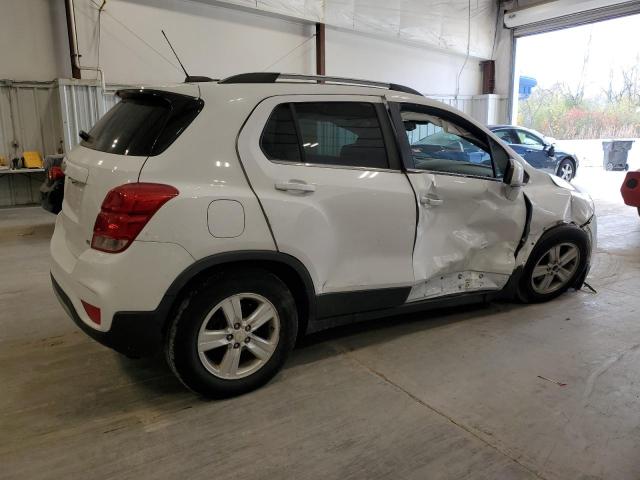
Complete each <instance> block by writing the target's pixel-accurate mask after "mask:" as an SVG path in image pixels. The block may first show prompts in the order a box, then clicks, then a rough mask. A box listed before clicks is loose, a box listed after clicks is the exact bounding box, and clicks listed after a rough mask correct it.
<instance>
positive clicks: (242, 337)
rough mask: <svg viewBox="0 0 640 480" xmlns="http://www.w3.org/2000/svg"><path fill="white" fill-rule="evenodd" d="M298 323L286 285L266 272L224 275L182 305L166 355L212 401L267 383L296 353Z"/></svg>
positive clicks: (183, 378)
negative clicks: (294, 349) (294, 352)
mask: <svg viewBox="0 0 640 480" xmlns="http://www.w3.org/2000/svg"><path fill="white" fill-rule="evenodd" d="M297 326H298V319H297V313H296V307H295V302H294V299H293V297H292V295H291V293H290V292H289V290H288V289H287V287H286V285H284V283H282V281H281V280H280V279H279V278H278V277H276V276H275V275H273V274H271V273H269V272H266V271H263V270H253V269H251V270H242V271H236V272H230V273H221V274H218V275H216V276H215V277H213V278H211V279H209V280H208V281H206V282H205V284H204V285H203V286H202V287H201V288H198V289H196V290H194V291H193V292H191V295H190V296H189V298H188V299H187V300H185V302H184V303H183V304H182V306H181V308H180V311H179V313H178V315H177V318H176V319H175V321H174V322H173V324H172V326H171V329H170V331H169V337H168V340H167V346H166V356H167V360H168V363H169V365H170V366H171V368H172V370H173V371H174V373H175V374H176V376H177V377H178V378H179V379H180V380H181V381H182V383H184V384H185V385H186V386H187V387H188V388H190V389H191V390H193V391H195V392H197V393H199V394H201V395H204V396H207V397H212V398H223V397H229V396H234V395H240V394H242V393H246V392H249V391H251V390H253V389H255V388H258V387H260V386H261V385H263V384H264V383H266V382H268V381H269V380H270V379H271V378H272V377H273V376H274V375H275V374H276V373H277V372H278V371H279V370H280V368H281V367H282V365H283V364H284V362H285V360H286V357H287V356H288V354H289V352H290V351H291V349H292V348H293V345H294V342H295V338H296V334H297Z"/></svg>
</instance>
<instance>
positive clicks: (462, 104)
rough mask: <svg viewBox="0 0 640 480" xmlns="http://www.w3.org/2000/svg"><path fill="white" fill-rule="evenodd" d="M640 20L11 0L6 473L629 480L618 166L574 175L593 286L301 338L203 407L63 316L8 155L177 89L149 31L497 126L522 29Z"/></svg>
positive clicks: (631, 367) (179, 45) (560, 0)
mask: <svg viewBox="0 0 640 480" xmlns="http://www.w3.org/2000/svg"><path fill="white" fill-rule="evenodd" d="M70 7H71V8H72V10H71V12H70V11H69V8H70ZM69 13H70V15H71V16H72V17H73V18H74V21H73V28H70V23H69ZM639 13H640V2H637V1H612V0H587V1H573V0H552V1H536V0H519V1H507V2H504V1H498V2H497V1H494V0H455V1H450V2H441V1H436V0H410V1H409V0H403V1H400V0H397V1H390V2H389V1H386V2H382V1H379V0H376V1H367V2H364V1H359V0H355V1H347V2H344V1H333V0H326V1H313V0H306V1H296V0H282V1H266V0H265V1H262V0H261V1H249V0H220V1H217V0H157V1H151V0H107V1H103V0H75V1H73V2H69V1H65V0H55V1H49V0H8V1H5V2H3V4H2V6H0V60H1V61H0V65H1V67H0V78H1V79H2V80H0V142H1V143H0V160H3V163H4V168H2V167H0V189H1V190H0V249H1V250H2V255H1V256H0V271H2V275H1V277H0V325H1V326H2V328H1V329H0V384H1V385H2V389H1V390H2V394H1V395H0V405H1V407H2V408H1V409H0V465H2V467H1V468H0V478H7V479H18V478H20V479H21V478H24V479H40V478H43V479H45V478H47V479H48V478H94V479H102V478H105V479H106V478H179V477H189V478H239V479H245V478H246V479H253V478H256V479H258V478H287V479H289V478H291V479H298V478H300V479H304V478H310V479H311V478H323V479H328V478H340V479H346V478H353V479H360V478H362V479H377V478H402V479H404V478H407V479H409V478H416V479H417V478H429V479H431V478H456V479H458V478H469V479H476V478H486V479H497V478H500V479H502V478H504V479H519V478H523V479H524V478H538V479H549V480H551V479H600V478H601V479H637V478H638V477H639V476H640V456H638V450H639V449H640V435H639V432H640V418H639V417H638V415H637V412H638V408H639V407H640V370H639V369H638V368H637V367H638V362H640V340H639V339H640V324H639V323H638V318H639V313H638V310H639V308H640V300H638V294H637V292H638V289H639V288H640V269H639V267H640V218H639V217H638V211H636V209H635V208H631V207H629V206H626V205H625V204H624V202H623V199H622V197H621V196H620V186H621V185H622V183H623V181H624V178H625V174H626V172H624V171H611V172H603V169H602V168H601V166H600V167H597V168H596V167H592V168H590V167H584V168H583V170H582V171H580V170H579V171H578V175H577V176H576V178H575V180H574V181H573V184H574V185H576V186H577V187H578V188H580V189H581V190H583V191H586V192H588V193H589V194H590V195H591V196H592V197H593V199H594V201H595V204H596V211H597V216H598V245H597V250H596V254H595V257H594V258H593V262H592V266H591V271H590V274H589V276H588V278H587V282H588V284H589V285H590V286H592V287H593V290H589V289H588V288H583V289H581V290H578V291H570V292H568V293H567V294H565V295H563V296H561V297H559V298H557V299H555V300H553V301H551V302H549V303H542V304H535V305H521V304H516V303H500V302H495V303H490V304H488V305H469V306H464V307H457V308H449V309H442V310H437V311H432V312H427V313H419V314H411V315H403V316H397V317H391V318H385V319H381V320H374V321H369V322H364V323H358V324H355V325H350V326H344V327H339V328H335V329H331V330H328V331H324V332H320V333H315V334H311V335H309V336H308V337H305V338H303V339H302V340H301V341H300V342H299V345H297V347H296V348H295V350H294V351H293V353H292V355H291V357H290V359H289V360H288V362H287V363H286V364H285V367H284V370H283V371H282V372H281V373H280V374H278V375H277V376H276V377H275V379H274V380H272V381H271V382H270V383H268V384H267V385H266V386H264V387H262V388H260V389H259V390H256V391H254V392H252V393H249V394H246V395H243V396H240V397H237V398H231V399H227V400H219V401H212V400H205V399H202V398H199V397H197V396H195V395H194V394H193V393H191V392H189V391H188V390H186V389H185V388H184V386H183V385H182V384H181V383H180V382H179V381H178V380H177V379H176V378H175V377H174V376H173V375H172V373H171V371H170V370H169V368H168V367H167V366H166V365H165V364H164V363H163V362H161V361H160V362H159V361H158V360H157V359H130V358H126V357H125V356H123V355H120V354H118V353H116V352H114V351H111V350H109V349H107V348H105V347H103V346H101V345H99V344H98V343H96V342H94V341H93V340H91V339H90V338H89V337H87V336H86V335H84V334H83V333H82V332H81V331H80V330H79V329H78V328H77V327H76V326H75V325H74V324H73V323H72V322H71V320H70V319H69V318H68V317H67V315H66V313H65V311H64V310H63V309H62V307H61V306H60V304H59V303H58V301H57V299H56V297H55V295H54V293H53V291H52V288H51V280H50V274H49V262H50V253H49V244H50V239H51V235H52V233H53V229H54V224H55V220H56V217H55V215H53V214H51V213H49V212H46V211H45V210H43V209H42V208H41V207H40V206H39V201H40V190H39V188H40V185H41V183H42V181H43V179H44V170H43V168H31V169H15V168H13V165H11V161H12V159H13V158H14V157H20V156H24V157H26V155H24V152H31V151H34V152H37V153H38V156H39V157H40V158H42V159H44V158H45V157H47V156H50V155H56V154H65V153H66V152H69V151H70V150H71V149H73V148H74V147H75V146H76V145H77V144H78V143H79V141H80V139H79V138H78V132H79V131H80V130H86V131H89V130H90V128H91V127H92V126H93V124H94V123H95V122H96V121H97V120H98V118H100V117H101V116H102V115H104V113H105V112H107V111H108V110H109V108H111V107H112V106H113V105H114V104H115V103H116V101H117V98H116V97H115V92H116V91H117V90H118V89H121V88H125V87H129V86H137V85H160V84H165V83H179V82H182V81H183V79H184V74H183V72H182V70H181V69H180V66H179V65H178V62H177V61H176V59H175V57H174V56H173V53H172V52H171V50H170V48H169V46H168V45H167V43H166V41H165V39H164V38H163V36H162V34H161V30H164V31H165V32H166V34H167V36H168V37H169V39H170V40H171V43H172V44H173V46H174V48H175V50H176V51H177V52H178V54H179V56H180V60H181V61H182V63H183V64H184V65H185V67H186V68H187V70H188V71H189V74H191V75H206V76H209V77H211V78H224V77H226V76H229V75H233V74H237V73H243V72H258V71H276V72H288V73H299V74H308V75H313V74H321V75H329V76H336V77H347V78H364V79H371V80H377V81H383V82H392V83H398V84H402V85H407V86H410V87H411V88H414V89H416V90H418V91H420V92H422V93H423V94H424V95H425V96H427V97H429V98H433V99H435V100H439V101H442V102H444V103H446V104H448V105H451V106H454V107H455V108H457V109H459V110H461V111H463V112H465V113H466V114H468V115H470V116H471V117H473V118H474V119H476V120H478V121H480V122H482V123H483V124H485V125H496V124H509V123H512V122H515V119H514V118H512V115H513V106H514V103H517V101H518V88H517V78H516V70H515V44H516V40H515V39H516V38H522V37H524V36H527V35H534V34H540V33H544V32H550V31H555V30H559V29H564V28H570V27H573V26H576V25H585V24H589V23H593V22H598V21H603V20H609V19H614V18H619V17H626V16H630V15H636V14H639ZM638 18H640V17H638ZM639 23H640V22H639ZM72 32H73V33H72ZM74 43H75V48H76V51H75V52H74V45H73V44H74ZM638 108H640V106H639V107H638ZM635 148H637V149H640V145H638V146H636V147H635ZM600 154H601V151H600V152H598V155H600ZM633 158H636V157H633ZM634 162H636V161H635V160H634V161H631V163H630V165H631V169H632V170H633V169H638V168H640V165H639V164H637V162H636V163H634Z"/></svg>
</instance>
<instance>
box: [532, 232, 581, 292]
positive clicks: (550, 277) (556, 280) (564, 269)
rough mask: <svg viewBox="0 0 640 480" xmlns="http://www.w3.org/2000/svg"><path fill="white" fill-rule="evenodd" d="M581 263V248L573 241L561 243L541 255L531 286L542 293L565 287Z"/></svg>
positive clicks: (533, 273) (534, 270)
mask: <svg viewBox="0 0 640 480" xmlns="http://www.w3.org/2000/svg"><path fill="white" fill-rule="evenodd" d="M579 265H580V250H579V249H578V247H577V246H576V245H574V244H573V243H560V244H558V245H555V246H553V247H551V248H550V249H549V250H547V252H545V254H544V255H542V256H541V257H540V259H539V260H538V263H536V266H535V267H534V269H533V272H532V274H531V286H532V288H533V290H534V291H535V292H536V293H538V294H540V295H548V294H550V293H553V292H556V291H557V290H560V289H561V288H563V287H565V286H566V285H567V283H568V282H569V281H570V280H571V279H572V278H573V277H574V274H575V273H576V271H577V270H578V266H579Z"/></svg>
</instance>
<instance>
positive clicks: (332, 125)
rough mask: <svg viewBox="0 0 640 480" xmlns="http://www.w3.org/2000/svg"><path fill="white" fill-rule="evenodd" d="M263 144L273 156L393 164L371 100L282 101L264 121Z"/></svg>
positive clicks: (337, 162) (346, 163) (330, 162)
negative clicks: (389, 160)
mask: <svg viewBox="0 0 640 480" xmlns="http://www.w3.org/2000/svg"><path fill="white" fill-rule="evenodd" d="M261 147H262V150H263V152H264V153H265V155H266V156H267V158H269V159H270V160H278V161H287V162H304V163H307V164H314V165H333V166H341V167H364V168H389V162H388V159H387V150H386V148H385V143H384V139H383V135H382V129H381V127H380V121H379V119H378V114H377V112H376V108H375V106H374V104H372V103H365V102H304V103H302V102H300V103H293V104H281V105H279V106H278V107H276V109H275V110H274V112H273V113H272V114H271V117H270V118H269V121H268V122H267V125H266V126H265V130H264V132H263V134H262V140H261Z"/></svg>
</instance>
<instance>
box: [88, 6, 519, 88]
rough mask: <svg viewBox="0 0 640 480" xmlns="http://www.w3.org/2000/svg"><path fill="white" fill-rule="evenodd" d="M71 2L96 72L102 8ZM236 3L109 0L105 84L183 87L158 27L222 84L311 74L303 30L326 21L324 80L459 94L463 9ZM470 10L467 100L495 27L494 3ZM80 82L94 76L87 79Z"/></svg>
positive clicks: (192, 67)
mask: <svg viewBox="0 0 640 480" xmlns="http://www.w3.org/2000/svg"><path fill="white" fill-rule="evenodd" d="M75 1H76V10H77V12H76V13H77V15H76V16H77V19H78V34H79V37H80V39H79V42H80V53H81V54H82V62H83V64H84V65H87V66H92V65H96V63H97V60H98V58H97V37H96V20H97V9H96V7H95V5H94V4H93V3H92V0H75ZM231 3H232V4H233V6H234V7H242V8H243V10H237V9H234V8H227V7H224V6H220V4H224V5H229V6H232V5H231ZM231 3H229V2H227V1H218V0H200V1H197V2H192V1H187V0H156V1H153V2H152V1H150V0H110V1H109V2H108V4H107V7H106V9H105V11H104V13H103V15H102V41H101V48H100V63H101V66H102V67H103V68H104V70H105V73H106V79H107V82H115V83H129V84H131V83H133V84H158V83H164V82H171V81H181V80H182V78H183V74H182V73H181V72H180V70H179V68H178V66H177V62H176V61H175V59H174V58H173V55H172V53H171V51H170V50H169V47H168V46H167V45H166V42H165V40H164V38H163V37H162V35H161V34H160V29H161V28H164V29H165V30H166V31H167V34H168V35H169V37H170V38H171V40H172V42H173V43H174V45H175V47H176V50H177V51H178V52H179V54H180V55H181V57H182V59H183V61H184V63H185V65H186V66H187V68H188V70H189V71H190V72H191V73H193V74H199V75H208V76H210V77H212V78H220V77H224V76H227V75H231V74H234V73H240V72H249V71H264V70H270V71H282V72H291V73H314V71H315V47H314V41H313V39H312V35H313V32H314V29H313V26H312V25H310V24H308V23H306V24H305V23H304V22H311V21H316V20H324V21H325V22H326V23H327V25H328V28H327V74H329V75H343V76H350V77H360V78H371V79H382V80H384V79H387V78H388V79H390V80H394V81H396V82H398V83H403V84H409V85H412V86H417V88H419V89H420V90H422V91H425V92H428V93H443V94H451V93H454V92H455V91H456V78H457V75H458V72H459V70H460V68H461V67H462V64H463V62H464V53H465V52H466V42H467V34H466V32H467V13H466V12H467V6H468V3H467V1H461V0H455V1H453V2H445V1H440V0H428V1H423V0H339V1H338V0H327V1H326V2H324V3H323V2H319V1H316V0H268V1H267V0H251V1H249V2H245V1H243V0H234V1H233V2H231ZM471 5H472V29H471V55H472V58H470V59H469V62H468V64H467V66H466V68H465V72H464V73H463V75H462V78H461V88H460V93H461V94H477V93H479V90H480V71H479V67H478V57H483V58H484V57H488V56H490V53H491V52H490V50H491V46H492V42H493V29H494V25H495V17H494V14H495V3H494V2H493V1H490V0H474V1H472V2H471ZM320 7H322V8H320ZM248 8H250V9H251V10H253V11H255V12H256V13H252V12H251V11H248V10H247V9H248ZM265 13H267V14H269V15H283V16H286V17H287V18H289V19H291V20H287V19H284V18H282V17H277V16H269V15H265ZM294 19H298V20H294ZM296 47H298V48H296ZM83 77H84V78H94V77H95V76H94V75H93V74H92V73H91V72H83ZM501 93H503V92H501ZM504 93H506V92H504Z"/></svg>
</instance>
